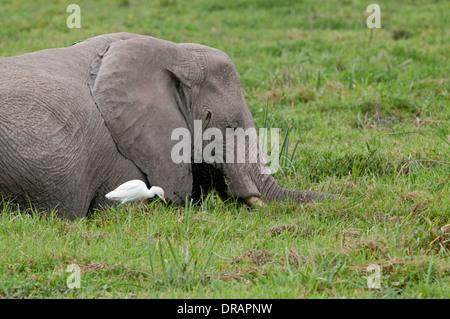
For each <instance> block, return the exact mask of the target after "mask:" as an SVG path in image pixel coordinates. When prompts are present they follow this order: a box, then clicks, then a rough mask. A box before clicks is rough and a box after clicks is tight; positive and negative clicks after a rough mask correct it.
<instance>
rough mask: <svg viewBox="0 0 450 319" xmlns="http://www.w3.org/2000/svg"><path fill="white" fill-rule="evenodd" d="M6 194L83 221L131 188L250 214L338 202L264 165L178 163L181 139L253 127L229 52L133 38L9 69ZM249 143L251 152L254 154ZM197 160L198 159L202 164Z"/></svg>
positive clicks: (112, 37) (0, 146)
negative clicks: (291, 186) (247, 209)
mask: <svg viewBox="0 0 450 319" xmlns="http://www.w3.org/2000/svg"><path fill="white" fill-rule="evenodd" d="M0 74H1V78H2V81H1V83H0V195H1V197H2V198H3V201H2V203H3V204H4V203H5V198H10V199H11V200H12V201H13V202H14V203H17V204H19V207H20V206H21V205H22V207H23V206H26V205H29V204H31V205H33V206H34V207H36V208H38V209H56V211H57V212H58V216H61V217H63V218H68V219H76V218H81V217H86V216H88V214H89V212H90V211H92V210H93V209H95V208H104V207H107V206H108V205H113V203H112V202H110V201H109V200H108V199H107V198H106V197H105V194H106V193H108V192H109V191H111V190H113V189H114V188H116V187H117V186H118V185H120V184H122V183H124V182H126V181H128V180H132V179H138V180H142V181H144V182H145V183H146V184H147V185H158V186H160V187H162V188H163V189H164V191H165V197H166V199H167V200H168V201H170V202H171V203H173V204H174V205H183V204H184V203H185V201H186V200H194V201H199V200H200V199H201V198H202V195H203V194H206V193H208V192H210V191H212V190H215V191H216V192H217V193H218V195H219V197H220V198H221V199H222V200H227V199H229V198H234V199H237V200H238V201H239V202H242V203H246V204H247V205H249V206H251V207H255V206H257V205H264V204H265V203H267V202H271V201H286V200H288V199H289V200H291V201H295V202H299V203H300V202H308V201H312V200H324V199H327V198H330V197H333V196H334V195H331V194H327V193H320V192H313V191H296V190H288V189H284V188H281V187H280V186H279V185H278V184H277V182H276V181H275V179H274V177H273V176H272V175H271V174H266V173H264V174H263V173H262V170H261V168H264V166H265V165H267V164H266V162H264V161H263V160H258V161H256V162H255V163H250V162H243V163H238V162H234V163H229V162H222V163H220V162H217V163H216V162H212V163H210V162H205V161H194V162H193V161H190V162H189V161H187V162H180V163H175V162H174V161H173V159H172V157H171V150H172V149H173V147H174V146H175V145H176V144H177V143H178V142H177V140H174V139H172V132H173V131H174V129H176V128H184V129H186V130H188V131H189V132H191V133H192V130H193V129H194V128H193V123H194V121H202V123H203V126H202V127H201V129H203V130H206V129H207V128H213V127H214V128H216V129H218V130H220V131H221V132H224V133H225V131H226V129H236V128H238V127H239V128H243V129H247V128H254V127H255V126H254V123H253V119H252V116H251V113H250V111H249V109H248V107H247V105H246V103H245V100H244V97H243V94H242V91H241V85H240V80H239V76H238V73H237V70H236V68H235V67H234V65H233V62H232V61H231V59H230V58H229V56H228V55H227V54H225V53H224V52H222V51H220V50H217V49H214V48H211V47H208V46H205V45H200V44H193V43H174V42H170V41H167V40H162V39H157V38H154V37H151V36H146V35H138V34H132V33H125V32H123V33H112V34H104V35H99V36H96V37H92V38H90V39H86V40H81V41H77V42H76V43H74V44H73V45H71V46H68V47H63V48H52V49H45V50H41V51H37V52H31V53H26V54H22V55H18V56H13V57H2V58H0ZM247 145H248V144H245V146H244V147H249V146H247ZM193 153H194V152H193V151H192V154H191V157H193V156H194V154H193Z"/></svg>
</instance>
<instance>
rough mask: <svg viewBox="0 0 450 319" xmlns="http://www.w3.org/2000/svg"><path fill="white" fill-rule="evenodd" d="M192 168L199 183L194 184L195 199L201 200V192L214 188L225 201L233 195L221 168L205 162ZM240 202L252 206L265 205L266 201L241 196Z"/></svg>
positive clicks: (254, 197)
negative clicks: (230, 193) (228, 190)
mask: <svg viewBox="0 0 450 319" xmlns="http://www.w3.org/2000/svg"><path fill="white" fill-rule="evenodd" d="M192 168H193V172H194V176H195V178H194V181H197V183H195V184H194V192H193V194H192V195H193V198H194V199H196V200H199V199H200V197H201V194H205V193H208V192H209V191H211V190H213V189H215V190H216V192H217V194H218V195H219V197H220V199H221V200H223V201H226V200H227V199H228V198H229V197H232V196H230V195H229V194H228V192H227V189H228V185H227V183H226V181H225V178H224V175H223V173H222V171H221V170H220V169H217V168H214V167H213V166H212V165H208V164H204V163H202V164H193V166H192ZM239 202H241V203H245V204H246V205H248V206H249V207H251V208H257V207H262V206H265V203H264V202H263V201H262V200H261V199H260V198H259V197H256V196H250V197H247V198H239Z"/></svg>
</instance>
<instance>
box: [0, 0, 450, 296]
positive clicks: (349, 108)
mask: <svg viewBox="0 0 450 319" xmlns="http://www.w3.org/2000/svg"><path fill="white" fill-rule="evenodd" d="M0 3H1V9H0V21H1V28H0V41H1V45H0V56H11V55H17V54H21V53H26V52H30V51H35V50H40V49H45V48H50V47H61V46H67V45H70V44H71V43H73V42H75V41H76V40H79V39H85V38H89V37H91V36H95V35H99V34H102V33H111V32H119V31H128V32H133V33H139V34H147V35H152V36H155V37H159V38H164V39H167V40H170V41H174V42H196V43H202V44H205V45H209V46H212V47H216V48H218V49H220V50H223V51H224V52H226V53H227V54H228V55H229V56H230V57H231V58H232V60H233V61H234V63H235V66H236V68H237V70H238V72H239V74H240V77H241V83H242V90H243V93H244V96H245V98H246V101H247V105H248V107H249V109H250V111H251V113H252V115H253V117H254V120H255V124H256V126H257V127H278V128H280V129H281V135H282V137H284V136H285V134H286V132H287V128H288V127H289V125H290V130H289V138H288V146H289V147H288V148H287V149H286V152H284V154H283V157H282V159H281V162H280V163H281V169H280V170H279V171H278V172H277V173H276V178H277V180H278V181H279V183H280V184H281V185H283V186H284V187H288V188H293V189H294V188H295V189H311V190H318V191H327V192H331V193H334V194H339V195H340V196H342V198H346V199H347V201H346V202H345V203H341V202H334V203H312V204H307V205H290V204H276V205H275V204H274V205H271V206H269V207H264V208H259V209H257V210H253V211H251V210H248V209H247V208H245V207H242V206H238V205H236V204H234V203H222V202H221V201H220V200H219V199H218V198H217V196H216V195H215V194H210V195H209V196H208V197H207V198H206V199H205V200H204V202H203V204H202V205H200V206H195V205H194V206H193V205H191V204H190V203H188V204H187V205H186V207H170V206H165V205H164V204H162V203H161V202H159V201H156V202H151V203H148V204H143V205H140V206H137V205H135V206H131V207H129V208H128V209H125V208H120V209H112V208H111V209H108V210H106V211H98V212H96V213H95V214H93V215H91V216H90V217H89V218H85V219H80V220H77V221H73V222H71V221H67V220H60V219H57V218H54V217H52V216H51V213H47V214H46V215H47V217H45V218H40V217H39V214H34V215H31V216H30V215H28V214H22V213H20V212H19V211H18V210H17V208H16V207H14V205H8V206H7V207H6V208H5V209H4V211H3V212H1V214H0V297H2V298H204V297H206V298H450V251H449V249H450V226H447V227H445V225H448V224H450V187H449V176H450V127H449V123H450V105H449V74H450V63H449V52H450V51H449V43H450V41H449V40H450V38H449V23H448V21H450V17H449V13H450V2H448V1H426V0H416V1H406V0H404V1H378V2H377V3H378V4H380V7H381V29H373V30H370V29H368V28H367V26H366V16H365V11H366V8H367V5H368V4H370V3H372V1H366V2H364V1H351V0H346V1H314V0H309V1H297V0H296V1H269V0H261V1H257V0H250V1H223V0H217V1H211V0H199V1H189V3H190V4H189V5H186V4H184V3H185V2H182V1H179V0H159V1H151V3H150V1H133V0H129V1H128V0H122V1H115V2H114V1H113V2H109V1H95V2H91V1H78V2H76V3H78V4H79V5H80V7H81V17H82V20H81V26H82V28H81V29H69V28H67V26H66V19H67V17H68V15H69V14H70V13H67V12H66V7H67V4H68V3H67V2H66V1H51V2H50V1H49V2H45V5H43V4H42V5H41V4H38V3H36V2H35V1H13V2H11V1H3V0H1V1H0ZM69 3H70V2H69ZM297 141H298V143H297ZM280 142H281V141H280ZM295 146H297V147H295ZM70 264H76V265H78V266H79V267H80V269H81V274H80V278H81V288H79V289H69V288H68V286H67V284H66V281H67V279H68V278H69V276H70V275H71V272H67V271H66V269H67V267H68V265H70ZM370 264H376V265H378V266H379V267H380V285H381V288H379V289H369V288H368V277H369V276H373V275H374V273H373V272H371V271H368V269H367V267H368V266H369V265H370Z"/></svg>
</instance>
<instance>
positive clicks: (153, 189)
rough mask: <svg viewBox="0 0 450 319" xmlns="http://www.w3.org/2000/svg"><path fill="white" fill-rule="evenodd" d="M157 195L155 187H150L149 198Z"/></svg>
mask: <svg viewBox="0 0 450 319" xmlns="http://www.w3.org/2000/svg"><path fill="white" fill-rule="evenodd" d="M155 195H156V189H155V187H150V189H149V190H148V191H147V196H148V198H152V197H155Z"/></svg>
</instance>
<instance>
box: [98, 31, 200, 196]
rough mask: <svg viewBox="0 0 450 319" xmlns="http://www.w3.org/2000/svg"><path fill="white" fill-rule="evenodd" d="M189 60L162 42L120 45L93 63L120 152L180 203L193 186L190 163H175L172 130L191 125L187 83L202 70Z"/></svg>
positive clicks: (152, 40) (176, 47) (101, 104)
mask: <svg viewBox="0 0 450 319" xmlns="http://www.w3.org/2000/svg"><path fill="white" fill-rule="evenodd" d="M190 59H191V57H190V55H189V53H188V52H187V51H186V49H183V48H182V47H181V46H179V45H177V44H175V43H172V42H168V41H164V40H159V39H155V38H151V37H144V38H138V39H129V40H123V41H116V42H113V43H111V44H110V46H109V47H108V49H107V50H106V51H105V52H104V53H102V54H99V55H98V57H97V58H96V59H95V60H94V61H93V63H92V65H91V78H90V80H89V85H90V88H91V92H92V96H93V99H94V101H95V103H96V104H97V106H98V108H99V110H100V112H101V113H102V115H103V118H104V120H105V123H106V125H107V127H108V129H109V130H110V132H111V135H112V137H113V139H114V140H115V142H116V143H117V147H118V149H119V151H120V152H121V153H122V154H123V155H124V156H125V157H126V158H128V159H130V160H132V161H133V162H134V163H135V164H136V165H137V166H138V167H139V168H140V169H141V170H142V171H143V172H144V173H145V174H146V175H147V178H148V181H149V183H150V185H157V186H161V187H162V188H163V189H164V192H165V196H166V198H168V199H170V200H172V202H174V203H177V204H182V203H184V200H185V199H186V196H188V195H190V194H191V192H192V187H193V176H192V171H191V164H190V163H183V162H181V163H179V164H176V163H174V162H173V161H172V158H171V151H172V148H173V146H174V145H176V144H177V143H179V140H171V135H172V132H173V130H174V129H176V128H188V127H189V125H190V116H191V114H190V111H189V105H187V104H188V103H189V102H190V101H189V100H188V98H187V97H186V95H187V94H185V92H184V90H187V88H188V87H189V85H188V84H186V83H185V82H187V81H188V77H195V76H194V73H195V72H198V71H199V70H198V66H197V65H196V63H195V61H189V60H190ZM177 138H179V136H177ZM189 156H191V155H189Z"/></svg>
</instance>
